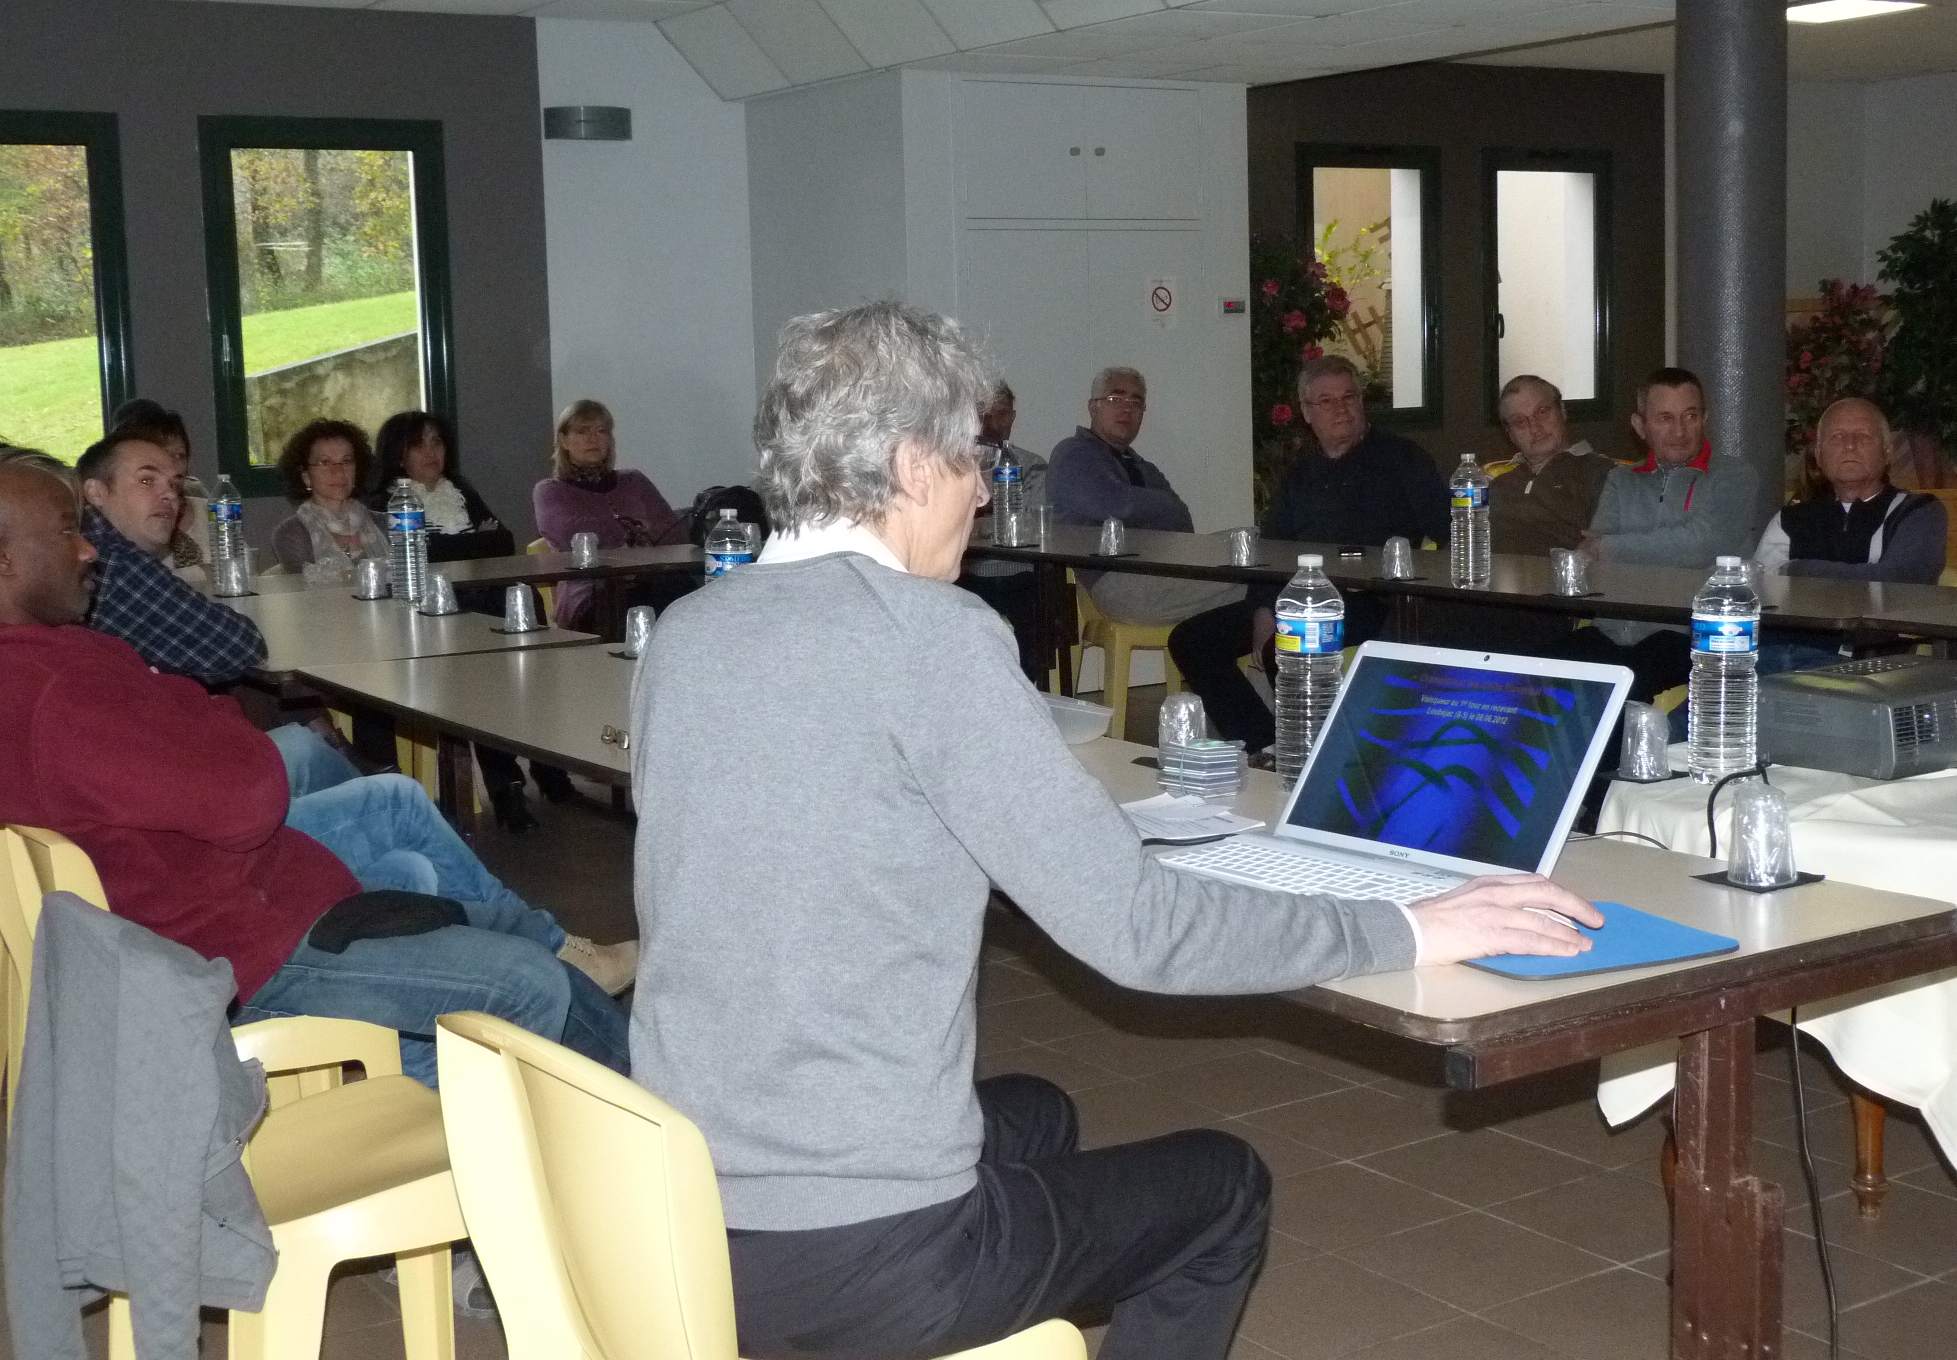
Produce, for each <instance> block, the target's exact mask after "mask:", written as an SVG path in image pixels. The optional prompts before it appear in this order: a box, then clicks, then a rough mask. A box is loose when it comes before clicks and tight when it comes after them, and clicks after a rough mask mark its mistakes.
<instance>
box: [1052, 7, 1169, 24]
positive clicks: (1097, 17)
mask: <svg viewBox="0 0 1957 1360" xmlns="http://www.w3.org/2000/svg"><path fill="white" fill-rule="evenodd" d="M1040 4H1041V5H1042V6H1043V7H1044V8H1045V9H1046V14H1047V18H1049V19H1051V20H1053V23H1054V26H1055V27H1056V28H1079V27H1080V26H1081V25H1083V24H1103V23H1106V22H1107V21H1108V20H1110V19H1126V18H1127V17H1128V16H1129V15H1131V14H1146V13H1148V12H1149V11H1150V10H1153V9H1163V8H1165V6H1164V5H1163V3H1162V0H1040Z"/></svg>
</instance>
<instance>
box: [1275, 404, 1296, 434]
mask: <svg viewBox="0 0 1957 1360" xmlns="http://www.w3.org/2000/svg"><path fill="white" fill-rule="evenodd" d="M1297 414H1298V413H1297V412H1296V411H1294V410H1292V409H1291V406H1290V404H1289V403H1288V402H1282V401H1281V402H1279V403H1278V404H1277V405H1275V406H1273V407H1272V408H1271V424H1273V425H1275V426H1277V428H1279V429H1280V430H1281V429H1283V428H1284V427H1285V426H1287V425H1289V424H1290V423H1291V422H1292V420H1294V419H1295V418H1296V417H1297Z"/></svg>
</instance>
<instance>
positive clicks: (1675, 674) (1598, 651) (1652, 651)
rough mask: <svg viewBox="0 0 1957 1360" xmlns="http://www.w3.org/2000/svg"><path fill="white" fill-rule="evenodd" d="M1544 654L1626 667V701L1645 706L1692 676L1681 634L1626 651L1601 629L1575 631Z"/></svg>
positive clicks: (1689, 646) (1649, 640) (1656, 635)
mask: <svg viewBox="0 0 1957 1360" xmlns="http://www.w3.org/2000/svg"><path fill="white" fill-rule="evenodd" d="M1545 653H1546V654H1547V655H1549V656H1555V657H1561V658H1562V659H1563V660H1565V661H1600V662H1603V663H1604V664H1606V665H1611V666H1629V667H1630V668H1631V690H1630V696H1629V697H1631V698H1633V699H1636V700H1637V701H1638V702H1639V703H1641V704H1648V703H1650V702H1651V701H1652V700H1653V699H1655V698H1657V697H1658V696H1659V695H1660V694H1663V693H1664V692H1665V691H1666V690H1668V689H1671V688H1673V687H1674V686H1676V685H1682V684H1684V683H1685V682H1686V681H1687V680H1688V679H1690V678H1691V675H1692V642H1691V639H1689V638H1688V637H1686V636H1685V634H1683V633H1673V632H1659V633H1653V634H1652V635H1651V636H1650V637H1646V638H1640V639H1639V640H1638V641H1636V642H1634V643H1632V644H1631V645H1630V646H1628V647H1626V646H1623V645H1621V644H1619V643H1616V642H1612V641H1611V640H1610V639H1609V638H1608V637H1606V636H1604V630H1603V629H1601V628H1578V629H1576V630H1575V631H1574V632H1572V633H1571V634H1570V635H1569V636H1568V637H1566V638H1564V639H1563V640H1562V641H1561V642H1559V643H1557V644H1556V645H1555V646H1554V647H1550V648H1546V649H1545ZM1609 749H1610V750H1612V751H1615V750H1616V749H1617V748H1616V747H1615V746H1612V747H1610V748H1609Z"/></svg>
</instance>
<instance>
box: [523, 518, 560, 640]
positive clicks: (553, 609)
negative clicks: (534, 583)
mask: <svg viewBox="0 0 1957 1360" xmlns="http://www.w3.org/2000/svg"><path fill="white" fill-rule="evenodd" d="M523 551H524V552H526V553H531V554H535V555H537V556H542V555H543V554H544V553H549V552H556V551H557V549H555V548H553V547H551V546H550V540H549V539H547V538H533V539H531V540H530V541H529V542H528V543H526V544H525V545H524V547H523ZM537 599H538V601H539V602H540V603H542V605H543V607H544V617H545V618H546V619H549V620H551V621H552V622H553V623H554V622H556V620H557V591H556V590H555V589H554V588H553V587H551V586H546V585H540V586H538V587H537Z"/></svg>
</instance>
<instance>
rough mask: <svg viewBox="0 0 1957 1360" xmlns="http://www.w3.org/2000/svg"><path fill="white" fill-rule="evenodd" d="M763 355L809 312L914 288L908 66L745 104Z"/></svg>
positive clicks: (760, 361)
mask: <svg viewBox="0 0 1957 1360" xmlns="http://www.w3.org/2000/svg"><path fill="white" fill-rule="evenodd" d="M747 183H748V202H749V204H750V218H751V221H752V224H753V251H754V295H753V311H752V318H751V323H750V324H751V326H752V335H753V348H754V362H755V364H756V366H757V367H756V373H757V375H758V376H759V377H760V378H761V379H762V380H764V381H765V379H766V377H767V374H768V371H769V369H770V368H771V367H772V366H773V364H774V337H775V333H776V332H777V331H779V330H780V329H781V325H782V323H783V322H784V321H787V320H788V319H789V318H790V317H794V316H799V315H801V314H802V313H804V312H812V311H817V310H819V309H822V308H827V307H846V306H850V305H851V304H853V303H858V302H865V301H869V300H872V299H875V298H881V297H902V296H904V294H905V282H906V269H905V245H904V242H905V222H904V212H905V205H904V107H903V78H902V75H901V74H900V73H899V72H896V71H889V72H883V73H879V74H876V75H871V76H863V77H859V78H856V79H852V80H841V81H836V82H833V83H831V84H827V85H815V86H810V87H807V88H804V89H799V90H791V91H788V92H787V93H784V94H780V95H775V96H772V97H769V98H764V99H757V100H753V101H751V102H750V103H749V104H748V106H747Z"/></svg>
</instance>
